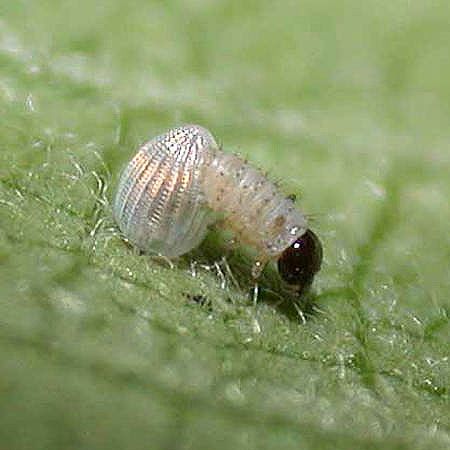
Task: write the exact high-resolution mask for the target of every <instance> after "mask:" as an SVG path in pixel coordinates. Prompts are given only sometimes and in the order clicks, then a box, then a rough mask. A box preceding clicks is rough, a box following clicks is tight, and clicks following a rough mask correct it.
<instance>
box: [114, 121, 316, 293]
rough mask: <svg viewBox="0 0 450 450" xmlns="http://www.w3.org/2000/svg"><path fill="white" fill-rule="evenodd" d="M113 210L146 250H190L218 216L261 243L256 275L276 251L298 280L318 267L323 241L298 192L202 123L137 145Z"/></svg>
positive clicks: (239, 236) (241, 237) (290, 278)
mask: <svg viewBox="0 0 450 450" xmlns="http://www.w3.org/2000/svg"><path fill="white" fill-rule="evenodd" d="M113 211H114V217H115V220H116V221H117V223H118V225H119V228H120V230H121V231H122V233H123V234H124V236H125V237H126V238H127V239H128V240H129V241H130V242H131V243H133V244H134V245H136V246H137V247H138V248H139V249H141V250H143V251H146V252H150V253H154V254H160V255H163V256H166V257H168V258H172V257H176V256H179V255H182V254H184V253H187V252H188V251H189V250H191V249H192V248H194V247H196V246H197V245H198V244H200V242H201V241H202V240H203V238H204V237H205V234H206V232H207V230H208V226H209V225H211V224H212V223H214V222H215V221H216V220H217V219H218V218H219V217H220V218H221V220H222V221H223V223H224V225H225V226H226V227H228V228H229V229H231V230H232V231H233V232H234V234H235V237H236V240H237V241H239V242H241V243H243V244H245V245H249V246H252V247H253V248H254V249H255V250H256V252H257V260H256V261H255V265H254V270H253V274H254V276H255V277H257V276H258V275H259V273H260V271H261V270H262V268H263V267H264V265H265V264H266V263H267V262H268V261H269V260H275V259H278V268H279V271H280V275H281V276H282V277H283V278H284V279H285V280H286V281H287V282H288V283H289V284H293V285H298V286H300V285H305V284H310V282H311V281H312V277H313V275H314V274H315V273H316V272H317V271H318V270H319V268H320V263H321V258H322V248H321V246H320V242H319V240H318V238H317V237H316V236H315V234H314V233H312V232H311V231H310V230H308V226H307V218H306V216H305V215H304V214H303V213H302V212H301V211H299V210H298V209H297V208H296V207H295V205H294V202H293V200H292V199H290V198H286V197H285V196H284V195H283V194H281V193H280V192H279V191H278V190H277V188H276V186H275V185H274V184H273V183H272V182H271V181H269V180H268V179H267V178H266V177H265V176H264V175H263V174H262V173H261V172H260V171H259V170H257V169H255V168H253V167H251V166H250V165H249V164H248V163H246V162H244V161H243V160H242V159H241V158H240V157H238V156H236V155H232V154H228V153H225V152H223V151H222V150H221V149H219V147H218V145H217V144H216V141H215V140H214V138H213V137H212V135H211V133H209V131H208V130H206V129H205V128H202V127H200V126H197V125H187V126H182V127H177V128H173V129H171V130H169V131H167V132H166V133H165V134H162V135H160V136H158V137H155V138H153V139H151V140H150V141H148V142H147V143H145V144H144V145H142V146H141V147H140V148H139V150H138V152H137V153H136V155H135V156H134V157H133V159H132V160H131V161H130V163H129V164H128V165H127V167H126V168H125V170H124V171H123V173H122V175H121V177H120V181H119V186H118V189H117V193H116V197H115V200H114V208H113Z"/></svg>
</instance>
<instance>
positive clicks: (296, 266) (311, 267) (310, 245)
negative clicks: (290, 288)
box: [278, 230, 323, 292]
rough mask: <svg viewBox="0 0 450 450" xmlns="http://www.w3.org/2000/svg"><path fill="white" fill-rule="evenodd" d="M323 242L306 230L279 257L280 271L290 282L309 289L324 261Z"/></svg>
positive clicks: (287, 281)
mask: <svg viewBox="0 0 450 450" xmlns="http://www.w3.org/2000/svg"><path fill="white" fill-rule="evenodd" d="M322 254H323V251H322V244H321V243H320V241H319V238H318V237H317V236H316V235H315V234H314V233H313V232H312V231H311V230H306V232H305V233H304V234H302V235H301V236H299V237H298V238H297V239H296V241H295V242H294V243H293V244H292V245H291V246H290V247H288V248H287V249H286V250H285V251H284V252H283V253H282V254H281V256H280V258H279V259H278V272H279V273H280V276H281V278H282V279H283V280H284V281H285V282H286V283H288V284H290V285H294V286H298V290H299V292H303V291H304V290H305V289H307V288H308V287H309V286H310V285H311V283H312V281H313V278H314V275H315V274H316V273H317V272H318V271H319V269H320V265H321V263H322Z"/></svg>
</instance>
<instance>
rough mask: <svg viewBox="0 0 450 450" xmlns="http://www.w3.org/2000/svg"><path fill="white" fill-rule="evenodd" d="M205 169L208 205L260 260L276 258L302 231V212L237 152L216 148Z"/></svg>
mask: <svg viewBox="0 0 450 450" xmlns="http://www.w3.org/2000/svg"><path fill="white" fill-rule="evenodd" d="M205 172H206V176H205V177H203V178H202V180H203V191H204V194H205V198H206V199H207V202H208V206H209V207H210V208H211V209H212V210H213V211H217V212H223V213H224V214H225V217H226V220H225V222H226V224H227V225H228V226H229V227H230V228H231V229H232V230H233V231H234V232H235V233H236V234H237V236H238V238H239V240H240V241H241V242H243V243H244V244H246V245H249V246H252V247H254V248H255V249H256V250H257V252H258V256H259V258H260V259H261V262H266V261H268V260H270V259H273V258H276V257H277V256H278V255H280V253H282V252H283V251H284V250H285V249H286V248H287V247H289V246H290V245H291V244H292V243H293V242H294V241H295V239H296V238H297V236H299V235H301V234H303V233H304V232H305V231H306V229H307V221H306V216H305V215H304V214H302V213H301V212H300V211H299V210H298V209H296V208H295V205H294V203H293V201H292V200H291V199H288V198H286V197H284V196H283V195H281V194H280V193H279V191H278V189H277V188H276V186H275V185H274V183H272V182H271V181H269V180H268V179H267V178H266V177H265V176H264V175H263V174H262V173H261V172H260V171H259V170H257V169H255V168H253V167H252V166H250V165H249V164H247V163H246V162H244V161H243V160H242V159H241V158H239V157H238V156H236V155H232V154H228V153H224V152H217V153H216V157H215V158H214V160H213V162H212V164H210V165H209V166H208V167H206V168H205Z"/></svg>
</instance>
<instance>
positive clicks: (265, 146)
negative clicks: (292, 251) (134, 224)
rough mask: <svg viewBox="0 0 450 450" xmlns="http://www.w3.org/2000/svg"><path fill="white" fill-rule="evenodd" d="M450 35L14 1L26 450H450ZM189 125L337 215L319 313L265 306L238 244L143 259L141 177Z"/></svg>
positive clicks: (6, 6) (334, 13) (1, 297)
mask: <svg viewBox="0 0 450 450" xmlns="http://www.w3.org/2000/svg"><path fill="white" fill-rule="evenodd" d="M449 23H450V9H449V8H448V3H447V2H444V1H434V0H431V1H427V2H425V1H419V0H409V1H407V0H394V1H387V0H377V1H374V0H368V1H365V2H358V1H356V0H345V1H342V2H332V1H331V0H330V1H326V0H319V1H317V0H305V1H302V2H296V1H287V0H286V1H280V2H273V1H265V0H264V1H253V0H250V1H247V2H234V1H231V2H206V1H202V0H189V1H171V2H167V1H166V2H162V1H161V2H158V1H155V2H147V1H143V0H136V1H134V0H133V1H129V2H125V1H122V2H121V1H118V0H114V1H106V0H100V1H97V2H91V1H87V0H80V1H77V2H73V1H71V2H69V1H58V2H57V1H53V0H45V1H31V0H18V1H11V2H7V1H6V0H5V1H3V2H1V3H0V114H1V121H0V448H1V449H5V450H6V449H8V450H14V449H35V450H37V449H45V450H51V449H58V450H59V449H102V448H105V449H111V448H117V449H144V448H145V449H148V448H155V449H159V448H161V449H162V448H166V449H203V448H204V449H212V448H213V449H218V450H220V449H225V448H234V449H247V448H248V449H265V448H267V449H269V448H270V449H272V448H286V449H291V448H292V449H358V448H367V449H383V450H385V449H387V448H389V449H428V448H429V449H433V450H436V449H447V448H449V446H450V407H449V380H450V370H449V335H450V332H449V331H450V327H449V312H450V271H449V267H450V265H449V260H450V234H449V222H450V207H449V197H450V176H449V174H450V127H449V124H450V82H449V77H448V74H449V73H450V58H449V42H450V28H449V26H448V24H449ZM183 123H198V124H201V125H203V126H205V127H207V128H208V129H210V130H211V131H212V132H213V134H214V135H215V136H216V138H217V139H218V141H219V142H220V143H221V144H222V145H223V148H224V151H230V152H237V153H240V154H242V155H243V156H245V157H247V158H248V159H249V160H250V161H251V162H252V163H254V164H255V165H256V166H259V167H261V168H262V169H263V170H267V171H268V173H269V177H271V178H272V179H274V180H279V181H280V184H281V189H282V190H283V191H285V192H286V195H287V194H291V193H294V194H296V195H297V197H298V200H297V202H298V204H299V207H300V208H301V209H302V210H304V211H305V212H306V213H307V214H308V215H310V216H311V218H312V219H311V220H312V221H313V224H314V226H313V227H314V229H315V230H316V231H317V233H318V234H319V235H320V236H321V239H322V241H323V245H324V252H325V260H324V264H323V268H322V271H321V272H320V274H319V276H318V277H317V279H316V281H315V284H314V289H313V291H312V292H311V294H310V295H309V296H308V298H307V299H305V300H304V301H303V302H302V303H301V304H299V305H295V304H293V303H292V302H291V301H290V300H289V298H287V296H286V294H285V293H284V292H283V291H282V287H281V286H280V284H279V282H278V281H277V275H276V271H275V270H274V267H269V268H268V270H267V271H266V273H265V275H264V277H263V279H262V284H261V295H260V298H259V302H258V304H257V305H256V306H255V305H253V303H252V301H251V298H250V296H249V291H250V288H251V285H250V277H249V267H250V265H251V257H250V254H249V252H248V251H247V250H246V249H240V250H239V251H237V252H234V253H231V254H229V252H228V250H227V248H226V245H225V244H224V241H225V236H224V235H223V233H217V232H212V233H211V234H210V235H209V236H208V238H207V240H206V242H205V243H204V244H203V245H202V246H201V247H200V248H199V249H196V250H195V251H194V252H192V253H191V254H189V255H185V256H183V257H182V258H180V259H179V260H177V261H173V262H172V265H171V264H169V263H168V262H167V261H164V260H156V259H154V258H151V257H149V256H145V255H139V254H138V253H137V252H136V251H135V250H134V249H132V248H131V247H130V246H129V245H127V244H126V243H125V242H124V241H123V239H122V238H121V236H120V234H119V232H118V230H117V228H116V226H115V224H114V221H113V219H112V214H111V199H112V196H113V195H114V188H115V185H116V182H117V177H118V174H119V173H120V170H121V167H122V166H123V164H125V163H126V161H127V160H128V159H129V158H130V157H131V155H133V153H134V152H135V150H136V148H137V146H138V145H139V144H140V143H141V142H143V141H145V140H147V139H149V138H150V137H152V136H154V135H156V134H159V133H161V132H163V131H165V130H166V129H168V128H170V127H173V126H175V125H179V124H183ZM223 255H227V260H228V262H229V269H230V271H231V273H230V272H227V271H226V270H225V269H223V266H222V269H223V270H222V269H220V266H218V265H217V264H215V263H217V262H218V261H220V259H221V257H222V256H223ZM194 269H195V270H194ZM221 270H222V272H224V273H222V272H221Z"/></svg>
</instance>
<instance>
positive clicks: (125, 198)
mask: <svg viewBox="0 0 450 450" xmlns="http://www.w3.org/2000/svg"><path fill="white" fill-rule="evenodd" d="M216 150H217V144H216V142H215V141H214V138H213V137H212V136H211V134H210V133H209V132H208V131H207V130H205V129H204V128H201V127H198V126H185V127H179V128H174V129H172V130H169V131H168V132H167V133H165V134H163V135H161V136H157V137H156V138H154V139H152V140H150V141H149V142H147V143H145V144H144V145H142V146H141V147H140V149H139V150H138V152H137V153H136V155H135V156H134V157H133V159H132V160H131V161H130V163H129V164H128V165H127V166H126V168H125V169H124V171H123V172H122V175H121V177H120V181H119V186H118V189H117V193H116V197H115V201H114V207H113V211H114V217H115V220H116V222H117V223H118V225H119V228H120V230H121V231H122V233H123V234H124V236H125V237H126V238H127V239H128V240H129V241H130V242H131V243H132V244H134V245H135V246H136V247H138V248H139V249H141V250H143V251H146V252H149V253H154V254H160V255H163V256H167V257H169V258H171V257H176V256H179V255H182V254H184V253H186V252H188V251H189V250H191V249H192V248H194V247H196V246H197V245H199V244H200V242H201V241H202V240H203V238H204V236H205V234H206V231H207V228H208V225H209V224H211V223H212V221H213V220H214V219H213V216H212V214H211V212H210V211H209V209H208V208H207V205H206V202H205V199H204V195H203V192H202V186H203V180H202V177H203V176H204V170H203V168H204V167H205V166H207V165H209V164H210V163H211V161H212V160H213V158H214V155H215V152H216Z"/></svg>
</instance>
